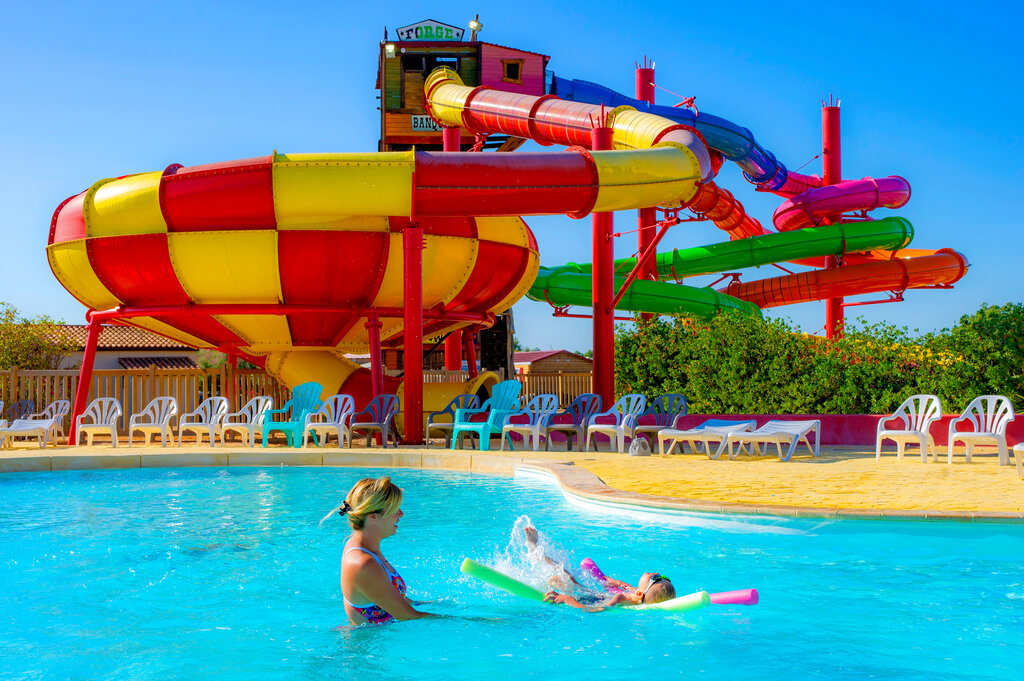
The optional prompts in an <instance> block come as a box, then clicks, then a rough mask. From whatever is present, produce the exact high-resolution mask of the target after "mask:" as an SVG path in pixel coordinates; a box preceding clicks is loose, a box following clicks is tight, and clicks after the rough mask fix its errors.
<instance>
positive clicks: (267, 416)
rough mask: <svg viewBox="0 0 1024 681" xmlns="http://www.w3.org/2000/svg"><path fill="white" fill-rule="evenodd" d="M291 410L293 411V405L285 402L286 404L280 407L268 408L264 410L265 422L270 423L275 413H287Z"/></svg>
mask: <svg viewBox="0 0 1024 681" xmlns="http://www.w3.org/2000/svg"><path fill="white" fill-rule="evenodd" d="M289 411H291V405H289V404H287V403H285V406H283V407H281V408H280V409H267V410H266V411H265V412H263V414H264V417H263V422H264V423H270V422H272V421H273V420H274V418H273V417H274V414H287V413H288V412H289Z"/></svg>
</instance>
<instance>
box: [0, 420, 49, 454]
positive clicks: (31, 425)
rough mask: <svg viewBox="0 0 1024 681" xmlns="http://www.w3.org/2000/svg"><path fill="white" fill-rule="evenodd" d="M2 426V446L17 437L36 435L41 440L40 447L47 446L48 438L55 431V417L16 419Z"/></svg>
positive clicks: (0, 439) (0, 435)
mask: <svg viewBox="0 0 1024 681" xmlns="http://www.w3.org/2000/svg"><path fill="white" fill-rule="evenodd" d="M6 423H7V422H6V421H4V424H5V425H4V427H0V447H2V446H4V443H5V442H13V441H14V438H16V437H34V438H36V439H37V440H38V441H39V448H40V449H44V448H45V447H46V440H47V439H48V438H49V437H50V434H51V432H52V431H53V426H54V423H55V421H54V419H52V418H50V419H15V420H14V423H12V424H11V425H9V426H7V425H6Z"/></svg>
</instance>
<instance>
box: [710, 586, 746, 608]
mask: <svg viewBox="0 0 1024 681" xmlns="http://www.w3.org/2000/svg"><path fill="white" fill-rule="evenodd" d="M757 600H758V599H757V589H740V590H739V591H722V592H721V593H717V594H711V602H712V603H718V604H719V605H726V604H728V605H757Z"/></svg>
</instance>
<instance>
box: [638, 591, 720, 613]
mask: <svg viewBox="0 0 1024 681" xmlns="http://www.w3.org/2000/svg"><path fill="white" fill-rule="evenodd" d="M709 605H711V594H709V593H708V592H707V591H698V592H696V593H692V594H687V595H686V596H680V597H679V598H673V599H672V600H670V601H662V602H661V603H646V604H644V605H631V606H627V607H630V608H634V609H639V610H667V611H668V612H686V611H687V610H696V609H697V608H704V607H707V606H709Z"/></svg>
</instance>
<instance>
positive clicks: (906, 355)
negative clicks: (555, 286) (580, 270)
mask: <svg viewBox="0 0 1024 681" xmlns="http://www.w3.org/2000/svg"><path fill="white" fill-rule="evenodd" d="M615 369H616V391H617V393H619V394H624V393H628V392H639V393H643V394H645V395H649V396H654V395H659V394H662V393H669V392H671V393H682V394H684V395H686V396H687V399H688V402H689V405H690V411H691V412H703V413H709V414H710V413H723V414H865V413H866V414H879V413H892V412H893V411H894V410H895V408H896V407H897V406H899V404H900V402H902V401H903V400H904V399H906V398H907V397H908V396H910V395H913V394H915V393H933V394H936V395H938V396H939V397H940V398H941V399H942V402H943V406H944V408H945V409H946V410H947V411H949V412H954V411H960V410H962V409H963V408H964V407H965V406H966V405H967V403H968V402H970V400H971V399H973V398H974V397H977V396H978V395H983V394H999V395H1006V396H1007V397H1009V398H1010V399H1011V400H1012V401H1013V403H1014V405H1015V406H1017V407H1018V408H1022V409H1024V305H1022V304H1019V303H1017V304H1007V305H1004V306H1002V307H991V306H988V305H983V306H982V307H981V309H980V310H979V311H978V312H977V313H975V314H973V315H967V316H964V317H962V318H961V319H960V322H959V323H958V324H957V325H956V326H955V327H954V328H953V329H943V330H942V331H940V332H938V333H929V334H924V335H915V334H912V333H911V332H910V331H908V330H907V329H905V328H898V327H895V326H891V325H887V324H874V325H869V324H866V323H864V322H863V321H861V320H858V321H856V322H854V323H852V324H850V323H848V325H847V328H846V333H845V336H844V337H843V338H842V339H841V340H838V341H835V342H829V341H826V340H825V339H823V338H821V337H818V336H810V335H806V334H802V333H800V332H799V330H798V329H794V328H792V327H791V326H789V324H787V323H786V322H785V321H782V320H778V319H764V320H762V319H754V318H750V317H745V316H741V315H738V314H735V313H729V312H726V313H723V314H721V315H719V316H718V317H716V318H715V319H712V320H710V321H708V320H696V319H688V318H666V317H660V318H654V319H653V320H651V321H649V322H648V321H642V320H640V319H639V318H638V320H637V323H636V325H635V327H634V328H633V329H630V330H625V331H623V330H620V332H619V334H618V336H617V338H616V349H615Z"/></svg>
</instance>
